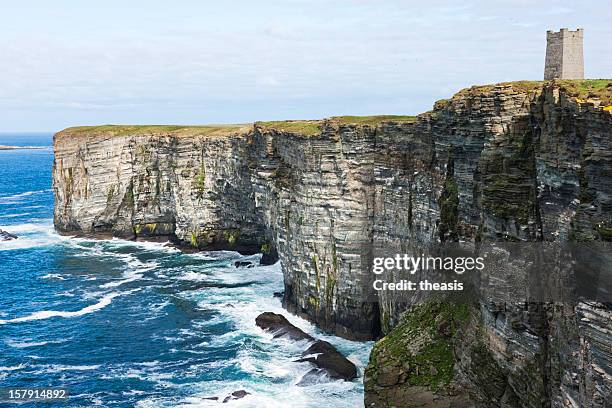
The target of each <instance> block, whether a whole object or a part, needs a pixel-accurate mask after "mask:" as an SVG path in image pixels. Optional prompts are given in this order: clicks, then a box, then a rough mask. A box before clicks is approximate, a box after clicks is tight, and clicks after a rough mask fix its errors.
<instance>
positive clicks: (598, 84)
mask: <svg viewBox="0 0 612 408" xmlns="http://www.w3.org/2000/svg"><path fill="white" fill-rule="evenodd" d="M555 83H557V84H558V85H559V87H560V88H561V89H562V90H564V91H565V92H566V93H567V94H569V95H571V96H573V97H575V98H578V99H583V100H586V99H600V100H601V103H602V105H603V106H610V105H612V79H582V80H558V81H555Z"/></svg>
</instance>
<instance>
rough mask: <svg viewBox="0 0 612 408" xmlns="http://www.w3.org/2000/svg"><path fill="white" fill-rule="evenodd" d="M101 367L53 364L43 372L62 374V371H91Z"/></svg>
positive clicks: (45, 367) (44, 368)
mask: <svg viewBox="0 0 612 408" xmlns="http://www.w3.org/2000/svg"><path fill="white" fill-rule="evenodd" d="M98 368H100V365H99V364H97V365H63V364H51V365H47V366H44V367H43V369H42V371H44V372H47V373H54V372H61V371H90V370H97V369H98Z"/></svg>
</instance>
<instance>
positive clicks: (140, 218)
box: [54, 80, 612, 407]
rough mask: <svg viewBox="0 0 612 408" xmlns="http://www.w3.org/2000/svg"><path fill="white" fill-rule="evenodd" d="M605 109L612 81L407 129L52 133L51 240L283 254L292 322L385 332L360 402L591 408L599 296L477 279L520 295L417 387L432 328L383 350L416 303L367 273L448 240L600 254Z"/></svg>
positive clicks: (605, 361)
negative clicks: (536, 291)
mask: <svg viewBox="0 0 612 408" xmlns="http://www.w3.org/2000/svg"><path fill="white" fill-rule="evenodd" d="M611 106H612V83H611V81H604V80H599V81H558V82H553V83H541V82H517V83H509V84H499V85H492V86H484V87H474V88H470V89H467V90H464V91H461V92H459V93H458V94H456V95H455V96H454V97H453V98H452V99H450V100H446V101H439V102H437V103H436V104H435V106H434V109H433V110H432V111H430V112H427V113H424V114H422V115H419V116H418V117H416V118H407V117H399V118H398V117H374V118H356V117H342V118H331V119H327V120H322V121H297V122H273V123H271V122H268V123H256V124H254V125H248V126H247V125H245V126H228V127H154V126H144V127H113V126H101V127H87V128H71V129H67V130H64V131H62V132H60V133H58V134H57V135H56V136H55V143H54V145H55V164H54V190H55V196H56V207H55V225H56V227H57V228H58V230H60V231H63V232H66V233H76V232H78V233H85V234H112V235H115V236H121V237H127V238H134V237H138V238H147V237H155V236H162V237H169V238H171V239H173V240H176V241H177V242H179V243H181V244H182V245H185V246H191V247H195V248H200V249H204V248H208V249H228V248H229V249H236V250H239V251H242V252H247V253H253V252H263V253H264V254H265V256H267V257H268V261H272V260H274V259H275V258H276V257H278V259H280V261H281V266H282V269H283V273H284V283H285V291H284V295H283V302H284V305H285V307H286V308H287V309H288V310H290V311H292V312H294V313H296V314H298V315H300V316H303V317H306V318H308V319H310V320H312V321H313V322H315V323H316V324H318V325H319V326H320V327H321V328H323V329H324V330H327V331H330V332H333V333H336V334H338V335H340V336H344V337H347V338H353V339H373V338H377V337H379V336H380V335H381V334H386V335H387V337H386V339H387V340H385V339H383V340H381V343H379V344H378V345H377V346H376V347H375V348H374V351H373V354H372V359H371V362H370V367H369V368H368V371H367V372H366V379H365V383H366V396H367V397H366V400H367V401H370V402H372V403H373V404H374V405H371V406H386V405H384V404H389V405H396V406H409V405H402V402H399V401H398V400H394V399H393V398H394V397H393V395H395V396H401V395H405V392H406V389H407V387H414V386H416V387H420V388H418V389H413V390H412V391H414V392H417V391H418V392H419V395H420V396H421V397H420V398H421V399H427V398H429V397H428V396H429V395H431V401H434V400H435V401H438V402H440V401H443V399H441V398H442V397H444V398H447V397H448V398H461V396H460V395H459V394H456V395H455V394H454V391H453V390H454V389H455V387H458V388H461V389H462V390H468V391H470V396H471V398H472V399H473V400H474V401H476V402H478V403H479V404H484V405H486V406H508V407H510V406H525V407H545V406H557V407H574V406H575V407H578V406H584V407H603V406H604V405H605V403H606V401H609V400H610V399H611V398H610V394H611V389H612V385H611V383H612V381H611V378H612V377H611V376H612V345H611V343H612V334H611V333H612V328H611V327H610V326H611V323H610V321H611V317H612V313H611V311H610V303H609V301H610V299H608V298H606V296H609V293H606V292H605V291H601V293H600V295H599V297H597V296H596V297H594V298H593V299H574V300H572V301H570V302H559V303H555V302H544V301H537V302H535V301H530V299H532V297H530V291H531V290H532V289H533V287H543V286H546V285H548V284H554V283H556V282H559V281H563V279H564V276H562V275H551V276H539V278H538V279H533V277H531V279H532V280H531V281H528V280H527V276H526V275H525V274H524V273H523V272H521V269H520V267H519V266H516V265H513V264H512V262H506V264H505V265H503V266H504V267H505V268H506V269H504V267H502V268H500V272H499V275H497V276H489V277H487V278H488V279H489V281H491V282H492V281H494V282H495V285H503V284H504V282H511V283H515V282H521V284H520V285H522V286H520V287H522V288H523V289H524V290H525V292H526V293H524V295H525V296H524V297H523V296H517V297H507V298H504V297H503V296H502V297H499V296H497V297H496V296H493V295H498V294H499V293H497V292H499V291H495V290H494V289H500V288H501V286H500V287H493V290H492V291H491V292H487V290H491V288H490V287H489V288H485V290H484V291H481V292H480V293H479V295H478V296H477V297H476V299H475V300H474V302H473V303H472V304H470V305H469V308H468V309H469V310H470V311H471V312H470V317H469V319H466V323H465V324H466V325H468V326H467V327H468V329H465V330H463V329H461V327H455V326H453V328H452V329H449V330H450V332H449V333H450V335H449V337H448V338H447V339H445V340H444V344H446V345H448V347H450V348H452V353H451V354H452V360H453V361H452V370H451V372H450V373H449V372H448V371H445V370H441V369H440V367H439V366H438V365H437V363H436V362H435V361H433V360H435V359H440V357H439V356H435V355H433V356H430V357H431V359H430V360H431V362H429V363H428V364H429V366H430V368H429V370H430V371H429V373H430V374H429V375H423V374H422V370H421V368H419V371H418V374H415V371H414V370H413V369H412V368H413V366H416V367H421V365H419V364H418V361H417V364H414V362H412V363H411V359H412V358H419V357H416V356H419V355H422V354H423V353H424V350H429V349H428V347H433V348H434V349H436V347H434V346H435V345H436V344H438V343H439V342H438V340H436V339H437V337H436V336H437V334H435V333H437V332H435V331H431V333H434V334H432V335H431V336H429V337H428V338H419V339H420V340H419V341H422V342H423V344H422V345H421V346H422V347H421V348H416V349H414V350H401V348H402V347H403V346H401V347H400V350H398V349H397V348H393V347H391V348H389V347H387V346H385V344H388V339H389V337H388V336H392V337H393V336H397V337H402V336H403V335H404V334H406V333H404V334H402V333H403V330H406V327H411V326H412V325H411V324H408V325H406V324H404V322H405V321H406V320H405V319H408V320H410V317H406V316H405V312H406V310H411V311H412V312H408V314H410V313H413V312H414V310H415V309H414V308H413V306H415V305H416V304H417V303H419V304H421V305H424V306H421V307H425V308H427V304H428V300H427V299H416V298H415V299H409V301H408V302H406V301H402V302H398V301H397V299H396V298H395V297H394V295H393V294H391V293H388V292H383V293H373V292H372V289H371V287H372V281H373V274H372V273H371V265H372V260H373V258H374V257H375V256H378V254H380V253H382V252H384V251H387V252H390V253H394V252H397V253H404V252H406V251H408V250H410V251H419V252H417V253H421V251H423V252H425V253H427V251H428V250H429V249H428V248H430V246H431V245H432V244H439V243H444V242H455V241H461V242H467V243H473V244H478V243H480V242H533V241H538V242H598V243H601V242H608V241H610V240H612V216H611V211H612V181H611V180H612V170H611V168H612V167H611V163H612V149H611V147H612V146H611V144H612V137H611V136H612V114H611V111H612V108H611ZM559 256H561V254H559ZM599 276H600V277H599V278H600V279H603V280H604V281H605V279H606V276H604V275H601V274H600V275H599ZM514 277H517V279H516V280H513V279H514ZM510 278H512V279H510ZM521 279H523V281H521ZM502 289H503V288H502ZM500 290H501V289H500ZM501 291H502V292H503V290H501ZM415 307H416V306H415ZM442 320H444V319H442ZM426 321H431V319H430V320H427V319H426ZM433 321H436V319H433ZM432 330H433V329H432ZM436 330H437V329H436ZM457 331H459V332H460V333H461V335H458V334H457ZM406 335H407V336H408V337H410V335H408V334H406ZM466 339H469V340H470V341H469V342H468V340H466ZM428 342H429V343H428ZM392 343H393V342H392ZM399 344H400V345H401V344H403V343H401V342H400V343H399ZM444 350H447V349H446V348H445V349H444ZM398 353H399V354H398ZM447 355H448V353H447V352H446V351H444V356H447ZM394 356H403V357H402V358H405V359H406V360H408V361H407V364H408V368H406V367H402V368H398V366H397V360H398V359H397V357H394ZM411 356H412V357H411ZM445 361H446V360H445ZM431 367H433V370H432V369H431ZM444 367H447V368H448V365H445V366H444ZM384 373H387V374H384ZM381 374H383V375H382V380H381V379H380V378H381ZM442 374H444V375H442ZM396 377H397V378H396ZM381 401H384V402H381ZM432 403H433V402H432ZM440 403H446V402H440ZM380 404H383V405H380Z"/></svg>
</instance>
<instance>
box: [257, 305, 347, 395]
mask: <svg viewBox="0 0 612 408" xmlns="http://www.w3.org/2000/svg"><path fill="white" fill-rule="evenodd" d="M255 323H256V324H257V326H259V327H261V328H262V329H264V330H266V331H269V332H272V333H273V334H274V338H279V337H289V338H290V339H292V340H296V341H300V340H308V341H312V342H313V343H312V344H311V345H310V346H309V347H308V348H307V349H306V350H304V352H303V353H302V358H300V359H298V360H296V361H297V362H309V363H311V364H313V365H314V366H315V367H316V368H315V369H313V370H311V371H309V372H308V373H306V375H305V376H304V377H303V378H302V380H301V381H300V382H299V384H300V385H308V384H312V383H316V382H319V381H318V380H319V379H321V377H325V376H327V377H329V378H331V379H335V380H337V379H341V380H345V381H351V380H354V379H355V378H357V367H355V364H353V363H352V362H351V361H350V360H349V359H347V358H346V357H344V356H343V355H342V354H341V353H340V352H339V351H338V350H337V349H336V348H335V347H334V346H333V345H331V344H330V343H328V342H326V341H323V340H316V339H315V338H314V337H312V336H311V335H309V334H308V333H305V332H304V331H303V330H301V329H299V328H297V327H295V326H294V325H292V324H291V323H290V322H289V321H288V320H287V318H286V317H285V316H283V315H281V314H277V313H272V312H264V313H262V314H260V315H259V316H257V318H256V319H255Z"/></svg>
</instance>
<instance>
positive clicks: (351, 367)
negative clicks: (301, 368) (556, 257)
mask: <svg viewBox="0 0 612 408" xmlns="http://www.w3.org/2000/svg"><path fill="white" fill-rule="evenodd" d="M302 356H304V358H302V359H300V360H298V361H308V362H310V363H312V364H314V365H315V366H317V367H318V368H320V369H322V370H324V371H325V372H326V373H327V374H328V375H329V376H330V377H331V378H334V379H343V380H347V381H350V380H353V379H355V378H357V367H355V364H353V363H352V362H351V361H349V360H348V359H347V358H346V357H344V356H343V355H342V354H340V352H339V351H338V350H336V348H335V347H334V346H332V345H331V344H329V343H328V342H326V341H323V340H317V341H315V342H314V343H313V344H312V345H311V346H310V347H308V348H307V349H306V351H304V353H302Z"/></svg>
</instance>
